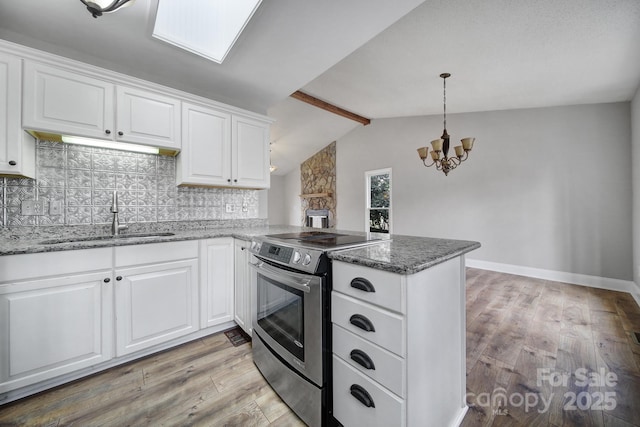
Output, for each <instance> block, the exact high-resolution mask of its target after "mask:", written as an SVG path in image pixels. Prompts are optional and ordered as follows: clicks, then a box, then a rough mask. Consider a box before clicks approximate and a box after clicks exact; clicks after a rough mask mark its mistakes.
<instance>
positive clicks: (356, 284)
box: [351, 277, 376, 292]
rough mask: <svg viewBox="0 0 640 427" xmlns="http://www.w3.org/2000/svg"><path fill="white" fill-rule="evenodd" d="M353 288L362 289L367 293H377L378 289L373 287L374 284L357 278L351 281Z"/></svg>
mask: <svg viewBox="0 0 640 427" xmlns="http://www.w3.org/2000/svg"><path fill="white" fill-rule="evenodd" d="M351 287H352V288H356V289H360V290H361V291H365V292H375V291H376V288H374V287H373V284H372V283H371V282H370V281H368V280H367V279H365V278H363V277H356V278H355V279H353V280H352V281H351Z"/></svg>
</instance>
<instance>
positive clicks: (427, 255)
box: [0, 220, 480, 274]
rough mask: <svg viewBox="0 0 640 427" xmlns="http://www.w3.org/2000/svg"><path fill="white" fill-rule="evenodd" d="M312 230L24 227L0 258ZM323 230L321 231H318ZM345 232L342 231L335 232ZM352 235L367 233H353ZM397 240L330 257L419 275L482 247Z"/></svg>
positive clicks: (7, 240) (203, 224) (6, 236)
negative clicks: (116, 231) (116, 232)
mask: <svg viewBox="0 0 640 427" xmlns="http://www.w3.org/2000/svg"><path fill="white" fill-rule="evenodd" d="M304 230H310V229H309V228H305V227H296V226H286V225H277V226H273V225H267V224H266V221H265V220H240V221H193V222H178V221H176V222H166V223H146V224H145V223H139V224H131V227H130V228H129V229H128V230H126V231H125V232H123V233H122V235H121V237H119V238H104V239H103V240H86V241H75V242H67V243H47V241H52V240H56V239H71V238H88V236H94V237H104V236H108V235H109V234H110V229H109V226H106V225H103V226H64V227H19V228H13V229H2V230H0V256H2V255H16V254H28V253H38V252H55V251H68V250H74V249H90V248H101V247H109V246H123V245H141V244H147V243H159V242H172V241H179V240H197V239H212V238H216V237H234V238H239V239H244V240H250V239H251V237H252V236H259V235H264V234H277V233H291V232H297V231H304ZM316 231H317V229H316ZM331 231H334V232H335V231H337V232H344V231H341V230H331ZM141 233H174V234H173V235H171V236H153V237H139V238H136V237H127V236H128V235H131V234H141ZM348 233H352V234H364V233H355V232H348ZM391 238H392V240H391V241H383V242H381V243H376V244H373V245H370V246H365V247H361V248H355V249H345V250H339V251H331V252H329V257H330V258H332V259H334V260H338V261H345V262H349V263H352V264H359V265H363V266H367V267H371V268H375V269H379V270H386V271H390V272H393V273H399V274H413V273H417V272H418V271H421V270H425V269H427V268H429V267H432V266H434V265H436V264H439V263H441V262H444V261H446V260H448V259H451V258H454V257H457V256H460V255H462V254H465V253H467V252H469V251H472V250H474V249H477V248H479V247H480V243H478V242H470V241H464V240H448V239H434V238H428V237H413V236H402V235H392V236H391Z"/></svg>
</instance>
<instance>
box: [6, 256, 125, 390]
mask: <svg viewBox="0 0 640 427" xmlns="http://www.w3.org/2000/svg"><path fill="white" fill-rule="evenodd" d="M47 255H49V254H28V255H12V256H5V257H0V393H4V392H7V391H9V390H13V389H17V388H20V387H25V386H28V385H31V384H35V383H38V382H40V381H45V380H49V379H51V378H54V377H56V376H59V375H63V374H67V373H70V372H74V371H76V370H79V369H82V368H86V367H90V366H93V365H97V364H100V363H102V362H105V361H108V360H109V359H111V357H112V337H113V298H112V292H113V280H112V270H111V249H88V250H82V251H69V252H58V253H54V254H50V255H51V257H50V258H49V257H47ZM36 266H37V267H36ZM83 270H86V271H83ZM35 274H40V275H42V276H48V277H46V278H42V279H40V278H37V277H34V276H35Z"/></svg>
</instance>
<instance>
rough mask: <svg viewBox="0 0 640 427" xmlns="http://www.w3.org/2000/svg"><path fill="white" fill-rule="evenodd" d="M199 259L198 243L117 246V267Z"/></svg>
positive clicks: (186, 241) (182, 242)
mask: <svg viewBox="0 0 640 427" xmlns="http://www.w3.org/2000/svg"><path fill="white" fill-rule="evenodd" d="M197 257H198V241H197V240H183V241H177V242H162V243H145V244H144V246H142V245H128V246H116V248H115V263H116V267H128V266H132V265H140V264H151V263H157V262H172V261H176V260H180V259H191V258H197Z"/></svg>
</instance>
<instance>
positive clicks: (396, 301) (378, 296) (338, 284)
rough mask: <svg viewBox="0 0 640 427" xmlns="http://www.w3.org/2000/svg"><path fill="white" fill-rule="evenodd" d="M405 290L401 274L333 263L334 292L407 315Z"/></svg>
mask: <svg viewBox="0 0 640 427" xmlns="http://www.w3.org/2000/svg"><path fill="white" fill-rule="evenodd" d="M405 289H406V288H405V280H404V278H403V277H402V276H401V275H399V274H394V273H389V272H388V271H382V270H374V269H373V268H367V267H362V266H359V265H354V264H348V263H345V262H334V263H333V290H335V291H339V292H342V293H343V294H347V295H350V296H352V297H355V298H359V299H361V300H363V301H366V302H369V303H371V304H376V305H379V306H381V307H384V308H388V309H389V310H393V311H397V312H398V313H406V306H405V303H404V301H405Z"/></svg>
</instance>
